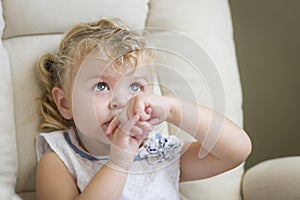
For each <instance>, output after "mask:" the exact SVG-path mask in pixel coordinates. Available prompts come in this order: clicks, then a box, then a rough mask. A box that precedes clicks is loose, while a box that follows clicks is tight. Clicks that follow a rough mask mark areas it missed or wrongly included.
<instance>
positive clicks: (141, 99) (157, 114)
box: [128, 94, 179, 126]
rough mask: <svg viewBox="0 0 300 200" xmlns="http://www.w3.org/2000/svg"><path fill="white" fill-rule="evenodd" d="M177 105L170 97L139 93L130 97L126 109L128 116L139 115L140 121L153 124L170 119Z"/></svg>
mask: <svg viewBox="0 0 300 200" xmlns="http://www.w3.org/2000/svg"><path fill="white" fill-rule="evenodd" d="M178 105H179V104H178V102H177V101H176V99H175V98H172V97H166V96H157V95H149V94H141V95H137V96H135V97H133V98H131V99H130V101H129V104H128V107H129V108H128V111H129V116H134V115H139V116H140V121H145V122H148V123H149V124H151V125H152V126H155V125H158V124H160V123H162V122H164V121H168V122H169V121H172V118H173V114H174V113H173V111H174V110H175V109H174V108H175V106H178Z"/></svg>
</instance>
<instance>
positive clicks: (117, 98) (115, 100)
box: [110, 88, 131, 110]
mask: <svg viewBox="0 0 300 200" xmlns="http://www.w3.org/2000/svg"><path fill="white" fill-rule="evenodd" d="M130 97H131V95H130V93H129V92H128V91H127V90H126V89H122V88H121V89H118V90H115V92H114V93H113V94H112V99H111V102H110V107H111V109H114V110H116V109H117V110H118V109H122V108H124V107H125V106H126V105H127V102H128V101H129V99H130Z"/></svg>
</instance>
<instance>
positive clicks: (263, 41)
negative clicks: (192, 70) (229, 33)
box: [229, 0, 300, 167]
mask: <svg viewBox="0 0 300 200" xmlns="http://www.w3.org/2000/svg"><path fill="white" fill-rule="evenodd" d="M229 2H230V5H231V9H232V17H233V25H234V33H235V36H234V37H235V41H236V49H237V56H238V64H239V68H240V74H241V81H242V87H243V94H244V125H245V129H246V131H247V132H248V133H249V135H250V137H251V138H252V141H253V152H252V154H251V156H250V157H249V159H248V161H247V164H246V167H251V166H253V165H254V164H256V163H258V162H260V161H262V160H266V159H270V158H275V157H282V156H287V155H300V1H299V0H264V1H262V0H248V1H245V0H244V1H241V0H229Z"/></svg>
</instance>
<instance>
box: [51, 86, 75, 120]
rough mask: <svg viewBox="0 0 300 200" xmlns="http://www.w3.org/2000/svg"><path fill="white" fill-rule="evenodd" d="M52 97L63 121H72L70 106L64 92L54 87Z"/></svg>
mask: <svg viewBox="0 0 300 200" xmlns="http://www.w3.org/2000/svg"><path fill="white" fill-rule="evenodd" d="M52 96H53V99H54V102H55V104H56V107H57V109H58V111H59V112H60V114H61V115H62V116H63V117H64V118H65V119H72V117H73V114H72V107H71V106H70V103H69V102H68V99H67V97H66V95H65V93H64V91H63V90H62V89H61V88H58V87H54V88H53V89H52Z"/></svg>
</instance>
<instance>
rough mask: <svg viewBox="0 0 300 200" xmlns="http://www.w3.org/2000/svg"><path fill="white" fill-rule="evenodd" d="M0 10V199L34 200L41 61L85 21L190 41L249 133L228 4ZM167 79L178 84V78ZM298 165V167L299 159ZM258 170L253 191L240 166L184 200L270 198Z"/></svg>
mask: <svg viewBox="0 0 300 200" xmlns="http://www.w3.org/2000/svg"><path fill="white" fill-rule="evenodd" d="M1 3H2V9H1V12H2V16H3V18H1V21H0V28H1V35H2V40H1V43H0V56H1V61H0V64H1V65H0V71H1V73H0V80H1V81H0V88H1V94H2V95H1V96H0V111H1V115H0V116H1V117H0V133H1V139H0V146H1V151H0V162H1V163H0V199H1V200H2V199H3V200H6V199H14V200H17V199H25V200H33V199H35V170H36V164H37V161H36V154H35V136H36V134H37V124H38V119H37V117H36V115H35V112H36V109H37V106H36V101H35V98H36V97H37V96H38V92H39V91H38V86H37V82H36V77H35V70H34V67H35V65H36V62H37V60H38V59H39V57H40V56H41V55H43V54H44V53H46V52H52V51H54V50H55V48H56V47H57V45H58V43H59V40H60V37H61V34H62V33H63V32H64V31H65V30H66V28H68V27H70V26H71V25H73V24H75V23H77V22H80V21H93V20H97V19H99V18H101V17H108V16H116V17H120V18H122V19H123V20H124V21H126V22H127V23H129V24H131V25H132V26H134V27H136V28H143V27H162V28H167V29H171V30H175V31H178V32H179V33H180V34H183V35H185V37H187V38H190V40H191V41H193V42H194V43H195V44H198V45H199V46H201V47H202V49H204V50H205V52H206V53H207V54H208V55H209V56H210V58H211V61H212V63H214V66H216V68H215V69H214V70H216V71H217V72H218V74H219V76H220V80H221V81H222V83H223V84H222V86H223V89H224V90H223V92H224V103H225V104H224V108H225V110H226V112H225V113H224V114H225V115H226V116H227V117H229V118H230V119H232V120H233V121H235V122H236V123H237V124H239V125H241V126H242V122H243V120H242V116H243V115H242V114H243V113H242V92H241V85H240V80H239V73H238V68H237V63H236V56H235V48H234V41H233V32H232V24H231V16H230V9H229V5H228V2H227V1H226V0H209V1H207V0H190V1H180V0H173V1H167V0H126V1H124V0H112V1H111V0H100V1H99V0H86V1H80V0H73V1H66V0H52V1H38V0H23V1H18V0H2V1H1ZM161 34H168V31H167V32H164V30H161V31H160V32H159V33H158V35H161ZM170 60H171V63H172V65H174V66H177V65H178V63H177V60H176V59H174V60H173V59H172V58H171V59H170ZM176 63H177V64H176ZM180 65H181V64H180ZM164 78H166V80H165V79H164V80H165V81H170V82H175V83H176V79H175V80H174V77H164ZM186 79H190V80H188V81H189V82H190V83H191V85H192V88H196V93H197V95H198V96H201V97H203V98H200V100H199V101H200V102H201V103H203V104H205V105H207V106H209V91H207V90H205V89H203V88H205V85H203V84H204V83H203V80H200V79H199V80H198V79H197V77H196V78H193V76H188V77H187V78H186ZM176 86H177V85H176ZM178 87H179V88H177V89H178V90H179V91H180V85H178ZM297 162H298V165H299V159H298V160H297ZM259 169H261V168H259ZM256 171H257V170H256V169H253V170H251V171H249V173H247V174H246V178H247V180H246V181H245V184H246V186H247V187H250V190H249V192H248V191H247V192H243V190H244V188H242V187H241V186H242V177H243V175H244V168H243V165H241V166H239V167H237V168H235V169H233V170H231V171H229V172H226V173H224V174H221V175H218V176H216V177H213V178H209V179H206V180H201V181H194V182H186V183H181V184H180V191H181V199H183V200H185V199H191V200H193V199H195V200H196V199H197V200H198V199H205V200H220V199H222V200H224V199H225V200H227V199H228V200H240V199H242V193H245V194H246V195H247V196H248V197H249V198H245V199H246V200H250V199H255V200H258V199H264V198H256V196H253V193H255V191H256V190H257V188H255V187H253V185H255V184H254V182H255V180H256V179H255V178H257V177H256ZM258 171H259V170H258ZM260 172H261V171H260ZM295 173H296V172H295ZM251 186H252V187H251ZM298 186H299V182H298ZM241 188H242V189H243V190H241ZM258 189H259V188H258ZM272 199H276V198H272Z"/></svg>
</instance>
